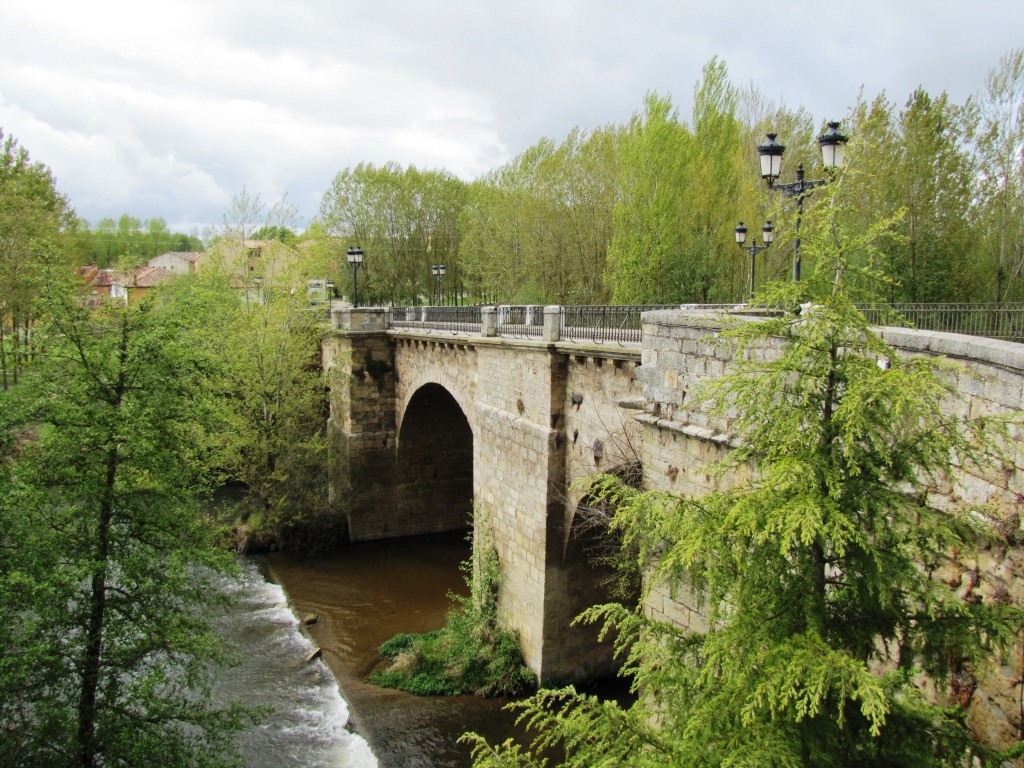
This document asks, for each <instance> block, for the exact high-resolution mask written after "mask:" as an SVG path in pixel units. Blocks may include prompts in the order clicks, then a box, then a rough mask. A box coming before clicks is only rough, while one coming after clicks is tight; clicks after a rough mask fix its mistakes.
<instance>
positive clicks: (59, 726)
mask: <svg viewBox="0 0 1024 768" xmlns="http://www.w3.org/2000/svg"><path fill="white" fill-rule="evenodd" d="M62 287H64V288H66V287H67V286H64V285H62ZM51 301H52V303H51V305H50V316H51V318H52V328H50V329H49V330H50V331H52V332H50V333H48V335H47V353H46V360H45V363H43V364H41V365H40V370H39V375H38V376H36V377H33V383H32V384H31V386H30V388H28V389H26V391H24V392H21V393H19V397H20V398H23V399H24V402H25V403H26V404H27V405H26V409H25V411H24V414H25V418H24V419H23V423H22V425H21V430H22V433H21V434H22V435H23V439H22V440H21V441H20V443H21V449H20V451H19V452H18V453H17V454H16V455H15V456H14V457H13V460H12V461H11V463H10V465H9V466H8V468H7V469H8V471H7V472H6V473H5V474H4V476H2V477H0V483H2V484H3V492H2V493H0V523H2V525H0V529H2V530H3V531H4V534H3V545H2V552H0V643H2V645H3V648H4V657H3V663H0V687H2V689H3V691H4V695H3V696H2V697H0V724H2V727H0V764H2V765H11V766H13V765H19V766H51V767H52V766H77V767H79V768H93V767H96V766H134V765H154V766H185V765H190V766H191V765H195V766H223V765H229V764H232V762H233V761H232V758H231V751H232V750H231V746H230V741H229V740H226V739H225V736H227V735H229V734H230V733H232V732H233V731H235V730H237V729H238V728H240V727H242V725H243V724H244V722H245V717H244V716H243V714H242V710H241V709H238V708H229V709H226V710H218V709H215V708H214V707H213V706H211V705H210V703H209V699H208V693H209V674H210V671H211V669H212V667H211V664H215V663H217V662H218V661H221V662H222V661H224V653H223V652H222V650H221V649H220V648H219V644H218V642H217V640H216V638H215V637H214V635H213V634H212V633H211V631H210V630H209V627H208V626H207V625H206V624H205V622H204V620H203V619H202V615H203V606H206V605H209V604H210V601H211V594H212V590H211V589H210V587H209V585H208V584H207V580H208V579H207V577H206V576H205V575H204V574H206V573H208V571H207V570H205V569H209V568H214V569H225V568H227V567H228V566H229V564H230V556H229V555H228V554H227V552H226V550H224V549H223V548H222V547H216V546H214V530H213V528H212V527H211V525H210V524H209V523H208V521H206V520H205V518H204V517H203V516H201V515H200V514H199V511H198V509H197V501H196V497H195V494H196V492H197V491H199V490H200V489H201V488H202V483H201V482H200V479H201V473H200V472H198V471H197V467H196V465H195V464H194V463H193V462H192V461H191V460H190V458H191V457H190V454H189V450H190V447H191V446H193V445H194V443H195V438H196V434H197V430H199V429H200V424H199V422H200V418H199V416H200V415H201V414H203V413H208V412H209V409H208V407H207V406H206V405H204V403H203V398H204V388H203V387H202V386H200V382H199V381H198V380H197V376H196V372H197V367H196V365H195V363H196V360H195V357H194V355H193V354H192V351H191V350H190V349H189V348H188V346H187V344H186V342H185V339H184V338H183V335H182V334H181V333H180V329H179V328H176V327H175V324H174V322H173V321H172V320H171V319H170V318H169V317H168V316H167V315H165V314H164V313H163V312H161V311H160V310H159V309H158V308H157V307H154V306H152V305H150V304H148V303H147V304H144V305H143V306H140V307H130V308H129V307H113V306H105V307H102V308H100V309H99V310H96V311H94V312H91V313H88V314H87V313H86V311H85V310H83V309H82V308H81V307H79V306H78V305H77V304H76V303H75V302H74V301H73V300H71V299H69V296H68V293H67V291H64V292H62V293H61V294H60V295H55V296H53V297H51ZM5 415H6V416H7V418H11V417H10V414H5ZM207 426H209V425H207ZM8 448H10V445H9V446H8ZM5 458H6V457H5ZM4 463H7V462H4Z"/></svg>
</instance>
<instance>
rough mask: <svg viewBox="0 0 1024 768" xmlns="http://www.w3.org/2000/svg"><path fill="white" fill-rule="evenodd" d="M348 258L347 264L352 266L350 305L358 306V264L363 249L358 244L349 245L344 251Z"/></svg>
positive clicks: (361, 258) (360, 261)
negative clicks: (354, 245)
mask: <svg viewBox="0 0 1024 768" xmlns="http://www.w3.org/2000/svg"><path fill="white" fill-rule="evenodd" d="M345 256H346V257H347V258H348V265H349V266H350V267H352V306H353V307H358V306H359V265H360V264H362V263H363V249H362V248H360V247H359V246H358V245H357V246H356V247H355V248H353V247H352V246H351V245H350V246H349V247H348V250H347V251H345Z"/></svg>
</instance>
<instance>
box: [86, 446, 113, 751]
mask: <svg viewBox="0 0 1024 768" xmlns="http://www.w3.org/2000/svg"><path fill="white" fill-rule="evenodd" d="M117 463H118V456H117V446H116V445H115V446H114V447H112V448H111V449H110V450H109V451H108V453H107V478H106V487H105V489H104V494H103V501H102V503H101V505H100V511H99V520H98V521H97V527H96V571H95V572H94V573H93V576H92V583H91V585H90V591H89V626H88V629H87V630H86V637H85V649H84V651H83V654H82V681H81V695H80V697H79V701H78V748H79V760H78V764H79V765H80V766H81V767H82V768H94V766H95V765H96V757H97V744H96V694H97V692H98V690H99V685H100V663H101V660H102V656H103V634H104V632H103V631H104V625H105V620H106V612H107V561H108V559H109V557H110V524H111V521H112V519H113V513H114V500H113V497H114V482H115V481H116V479H117Z"/></svg>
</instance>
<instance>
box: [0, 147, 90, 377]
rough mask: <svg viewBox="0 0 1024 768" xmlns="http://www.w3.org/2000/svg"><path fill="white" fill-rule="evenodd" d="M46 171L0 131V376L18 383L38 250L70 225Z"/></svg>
mask: <svg viewBox="0 0 1024 768" xmlns="http://www.w3.org/2000/svg"><path fill="white" fill-rule="evenodd" d="M75 223H76V222H75V216H74V212H73V211H72V210H71V208H70V206H69V204H68V201H67V199H66V198H65V197H64V196H63V195H62V194H60V193H59V192H58V191H57V185H56V181H55V180H54V178H53V174H52V173H51V172H50V169H49V168H47V167H46V166H45V165H43V164H42V163H38V162H32V160H31V158H30V157H29V153H28V151H27V150H26V149H25V148H24V147H21V146H19V144H18V141H17V139H15V138H14V137H13V136H7V137H6V138H5V137H4V133H3V130H2V129H0V378H2V381H3V384H2V386H3V388H4V389H6V388H7V386H8V373H9V372H10V373H11V374H12V376H13V379H14V380H15V381H17V377H18V373H19V371H20V370H21V367H22V366H23V365H24V364H25V361H26V358H27V356H28V353H29V349H30V345H31V337H30V334H31V325H32V321H33V320H34V318H35V316H36V309H35V306H36V298H37V297H38V294H39V288H40V284H41V272H42V265H41V258H40V257H41V254H43V253H47V254H53V253H54V251H53V249H52V248H46V247H44V246H47V245H50V246H52V245H54V244H55V243H57V242H58V241H60V240H61V239H62V237H63V235H64V233H65V232H66V231H68V230H70V229H73V228H74V227H75Z"/></svg>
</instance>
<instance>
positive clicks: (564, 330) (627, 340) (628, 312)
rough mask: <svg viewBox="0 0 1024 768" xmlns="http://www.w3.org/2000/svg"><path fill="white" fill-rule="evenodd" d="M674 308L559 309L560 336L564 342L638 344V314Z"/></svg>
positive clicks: (667, 306)
mask: <svg viewBox="0 0 1024 768" xmlns="http://www.w3.org/2000/svg"><path fill="white" fill-rule="evenodd" d="M678 308H679V305H678V304H673V305H655V304H649V305H636V306H603V307H600V306H599V307H562V311H561V323H560V325H561V328H560V331H561V333H560V335H561V338H562V340H563V341H575V342H593V343H595V344H605V343H608V342H612V343H616V344H639V343H640V336H641V333H642V328H641V323H640V314H641V313H643V312H647V311H649V310H653V309H678Z"/></svg>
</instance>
